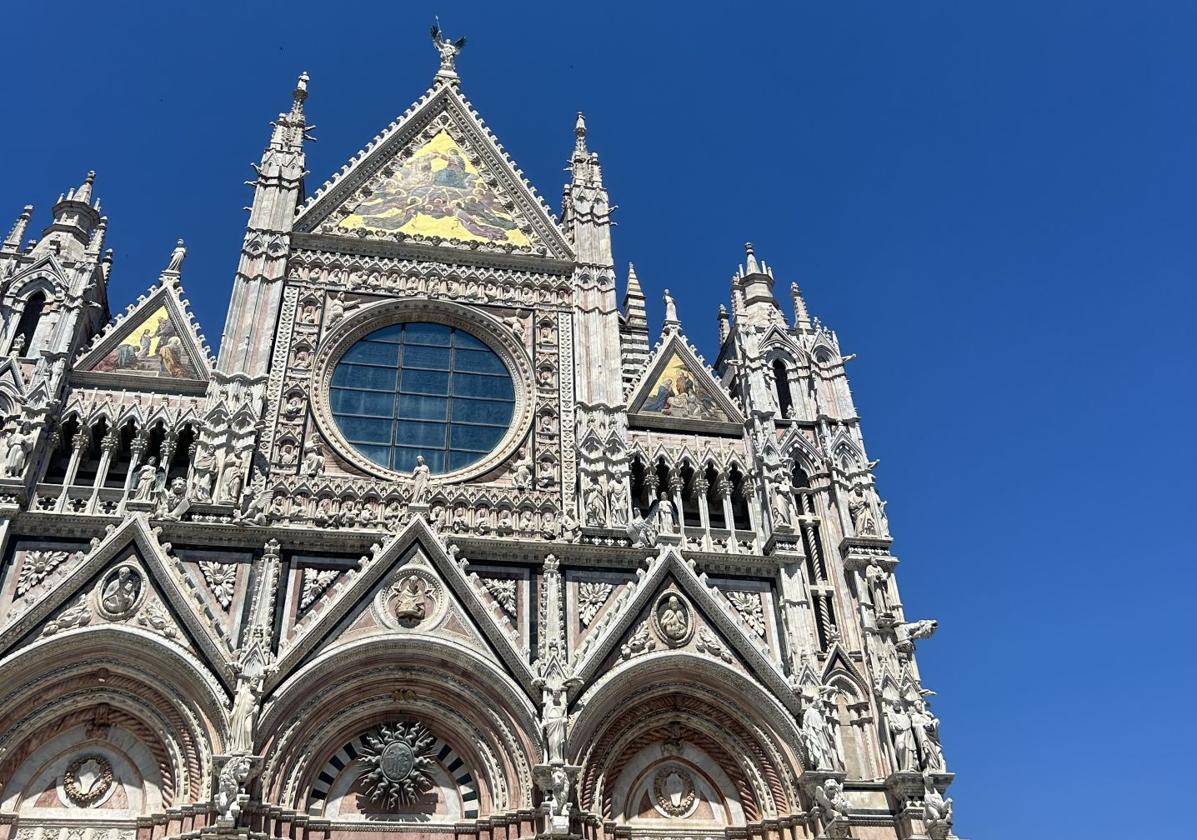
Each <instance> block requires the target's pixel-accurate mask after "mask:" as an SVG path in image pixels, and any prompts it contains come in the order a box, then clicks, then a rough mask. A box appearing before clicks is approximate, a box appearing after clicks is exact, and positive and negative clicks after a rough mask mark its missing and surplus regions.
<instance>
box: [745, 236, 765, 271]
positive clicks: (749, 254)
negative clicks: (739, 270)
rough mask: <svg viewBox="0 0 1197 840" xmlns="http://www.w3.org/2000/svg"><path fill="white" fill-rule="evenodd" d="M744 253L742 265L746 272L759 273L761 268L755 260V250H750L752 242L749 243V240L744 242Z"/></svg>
mask: <svg viewBox="0 0 1197 840" xmlns="http://www.w3.org/2000/svg"><path fill="white" fill-rule="evenodd" d="M744 254H745V258H744V261H745V266H744V268H745V270H746V273H748V274H759V273H760V270H761V268H760V266H759V265H757V262H756V253H755V252H754V251H753V250H752V243H751V242H745V243H744Z"/></svg>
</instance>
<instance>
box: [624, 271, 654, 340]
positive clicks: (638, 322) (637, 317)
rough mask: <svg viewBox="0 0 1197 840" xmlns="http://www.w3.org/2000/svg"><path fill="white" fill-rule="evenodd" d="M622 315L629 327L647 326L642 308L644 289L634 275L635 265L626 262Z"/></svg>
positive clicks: (646, 318) (646, 319)
mask: <svg viewBox="0 0 1197 840" xmlns="http://www.w3.org/2000/svg"><path fill="white" fill-rule="evenodd" d="M623 317H624V320H625V321H626V323H627V324H628V326H629V327H644V328H645V329H646V330H647V328H648V317H647V315H646V313H645V308H644V290H643V289H641V288H640V278H638V277H637V276H636V266H634V265H632V264H631V263H628V288H627V291H626V292H624V295H623Z"/></svg>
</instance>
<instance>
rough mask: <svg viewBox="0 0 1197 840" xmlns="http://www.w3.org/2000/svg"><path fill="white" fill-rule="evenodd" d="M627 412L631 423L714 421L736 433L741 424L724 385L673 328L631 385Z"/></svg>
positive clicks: (706, 423) (703, 423) (705, 424)
mask: <svg viewBox="0 0 1197 840" xmlns="http://www.w3.org/2000/svg"><path fill="white" fill-rule="evenodd" d="M628 414H629V415H634V416H633V417H629V421H630V422H631V423H632V424H633V425H651V426H672V425H677V426H679V427H682V428H686V427H692V426H693V425H694V424H698V425H699V426H700V427H704V428H706V427H710V426H711V425H712V424H717V425H720V426H723V427H725V428H726V429H727V430H728V431H734V432H739V431H741V430H742V426H743V423H744V417H743V415H741V413H740V411H739V409H738V408H737V407H736V404H735V403H734V402H733V401H732V399H731V397H730V396H728V394H727V392H726V391H725V390H724V389H723V386H721V385H720V384H719V382H718V381H716V379H715V377H714V376H712V375H711V373H710V371H708V370H707V368H706V366H705V365H703V363H702V362H701V361H700V360H699V358H698V355H697V354H696V353H695V352H694V349H693V348H692V347H690V344H689V342H687V341H686V340H685V338H684V337H683V336H682V334H681V333H680V332H676V331H675V332H672V333H670V335H669V336H668V338H666V339H665V340H664V341H663V342H661V345H660V346H659V347H658V348H657V351H656V353H654V354H653V358H652V359H651V360H650V361H649V364H648V365H647V366H646V369H645V373H644V375H643V376H642V377H641V378H640V381H639V382H638V383H637V384H636V385H635V386H634V387H633V388H632V391H631V395H630V399H629V401H628ZM733 426H734V427H735V428H732V427H733Z"/></svg>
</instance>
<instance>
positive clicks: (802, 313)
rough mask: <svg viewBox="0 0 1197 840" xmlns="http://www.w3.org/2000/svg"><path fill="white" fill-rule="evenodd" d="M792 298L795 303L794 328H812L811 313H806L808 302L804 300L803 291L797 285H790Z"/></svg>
mask: <svg viewBox="0 0 1197 840" xmlns="http://www.w3.org/2000/svg"><path fill="white" fill-rule="evenodd" d="M790 298H791V299H792V300H793V301H794V326H796V327H802V326H807V327H809V326H810V313H809V312H807V311H806V301H805V300H803V299H802V290H801V289H799V288H798V284H797V283H791V284H790Z"/></svg>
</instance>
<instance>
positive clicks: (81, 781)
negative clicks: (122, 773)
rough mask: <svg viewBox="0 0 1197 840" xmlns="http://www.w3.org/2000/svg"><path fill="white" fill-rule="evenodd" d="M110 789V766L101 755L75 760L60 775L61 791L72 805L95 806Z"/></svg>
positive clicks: (85, 756)
mask: <svg viewBox="0 0 1197 840" xmlns="http://www.w3.org/2000/svg"><path fill="white" fill-rule="evenodd" d="M111 787H112V765H110V764H109V763H108V760H107V759H106V758H104V756H102V755H84V756H80V757H79V758H76V759H75V760H74V761H72V762H71V763H70V765H69V766H68V767H67V769H66V772H65V773H63V774H62V790H63V792H64V793H65V794H66V797H67V799H69V800H70V801H71V803H72V804H73V805H76V806H78V807H80V808H87V807H88V806H91V805H95V804H96V803H97V802H99V801H100V800H101V799H103V798H104V795H105V794H106V793H108V790H109V789H110V788H111Z"/></svg>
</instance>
